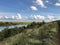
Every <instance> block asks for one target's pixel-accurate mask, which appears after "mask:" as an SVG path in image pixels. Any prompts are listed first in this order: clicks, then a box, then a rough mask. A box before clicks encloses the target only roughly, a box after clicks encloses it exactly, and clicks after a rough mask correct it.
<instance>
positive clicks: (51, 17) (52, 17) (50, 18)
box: [47, 15, 55, 20]
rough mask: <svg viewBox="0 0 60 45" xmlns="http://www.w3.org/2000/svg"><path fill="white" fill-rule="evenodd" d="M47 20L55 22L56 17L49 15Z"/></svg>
mask: <svg viewBox="0 0 60 45" xmlns="http://www.w3.org/2000/svg"><path fill="white" fill-rule="evenodd" d="M47 18H48V19H49V20H54V19H55V17H54V16H51V15H48V16H47Z"/></svg>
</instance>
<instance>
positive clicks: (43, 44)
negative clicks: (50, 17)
mask: <svg viewBox="0 0 60 45" xmlns="http://www.w3.org/2000/svg"><path fill="white" fill-rule="evenodd" d="M57 28H58V25H57V23H56V22H53V23H47V24H44V25H42V26H40V27H37V25H35V27H34V28H28V29H25V30H24V31H23V32H21V33H19V34H17V35H15V36H12V37H9V38H7V39H6V40H4V41H1V42H0V45H56V41H57V38H56V34H57Z"/></svg>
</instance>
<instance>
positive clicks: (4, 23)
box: [0, 22, 32, 26]
mask: <svg viewBox="0 0 60 45" xmlns="http://www.w3.org/2000/svg"><path fill="white" fill-rule="evenodd" d="M31 23H32V22H0V26H8V25H17V24H31Z"/></svg>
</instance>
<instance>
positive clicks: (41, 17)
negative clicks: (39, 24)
mask: <svg viewBox="0 0 60 45" xmlns="http://www.w3.org/2000/svg"><path fill="white" fill-rule="evenodd" d="M31 18H32V19H35V20H44V19H45V16H41V15H31Z"/></svg>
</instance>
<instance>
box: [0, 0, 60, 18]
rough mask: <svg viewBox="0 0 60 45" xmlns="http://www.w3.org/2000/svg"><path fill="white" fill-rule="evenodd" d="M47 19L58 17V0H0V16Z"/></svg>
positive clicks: (59, 4)
mask: <svg viewBox="0 0 60 45" xmlns="http://www.w3.org/2000/svg"><path fill="white" fill-rule="evenodd" d="M17 13H19V14H20V15H21V16H22V17H23V18H29V17H30V18H31V19H37V18H38V19H41V18H42V19H45V18H46V17H47V18H49V19H52V18H58V19H59V17H60V0H0V16H8V17H10V16H12V15H13V16H16V15H17Z"/></svg>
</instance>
